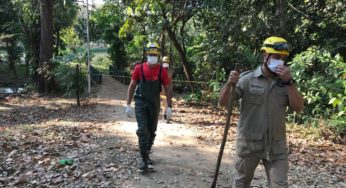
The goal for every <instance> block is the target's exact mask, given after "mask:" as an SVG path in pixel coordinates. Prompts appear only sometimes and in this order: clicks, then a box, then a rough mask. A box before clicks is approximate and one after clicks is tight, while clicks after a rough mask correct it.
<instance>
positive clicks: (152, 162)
mask: <svg viewBox="0 0 346 188" xmlns="http://www.w3.org/2000/svg"><path fill="white" fill-rule="evenodd" d="M152 146H153V145H151V146H149V148H148V164H150V165H153V164H154V161H153V160H151V159H150V153H151V147H152Z"/></svg>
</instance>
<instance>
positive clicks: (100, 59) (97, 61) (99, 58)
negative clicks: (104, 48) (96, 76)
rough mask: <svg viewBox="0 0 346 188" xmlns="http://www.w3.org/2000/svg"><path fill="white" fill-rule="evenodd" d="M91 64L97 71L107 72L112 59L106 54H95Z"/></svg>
mask: <svg viewBox="0 0 346 188" xmlns="http://www.w3.org/2000/svg"><path fill="white" fill-rule="evenodd" d="M92 65H93V67H94V68H96V69H97V70H98V71H100V72H102V73H104V74H109V66H110V65H112V61H111V60H110V59H109V57H108V56H107V55H106V54H95V56H94V58H93V60H92Z"/></svg>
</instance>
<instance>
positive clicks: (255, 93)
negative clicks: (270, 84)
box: [249, 87, 264, 104]
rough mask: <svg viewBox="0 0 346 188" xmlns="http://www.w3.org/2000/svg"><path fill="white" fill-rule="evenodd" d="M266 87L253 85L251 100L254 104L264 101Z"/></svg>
mask: <svg viewBox="0 0 346 188" xmlns="http://www.w3.org/2000/svg"><path fill="white" fill-rule="evenodd" d="M263 94H264V88H261V87H251V88H250V96H249V102H250V103H252V104H262V103H263Z"/></svg>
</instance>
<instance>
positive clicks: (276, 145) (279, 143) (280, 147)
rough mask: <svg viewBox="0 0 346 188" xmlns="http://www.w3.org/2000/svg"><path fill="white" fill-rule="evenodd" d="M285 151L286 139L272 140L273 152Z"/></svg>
mask: <svg viewBox="0 0 346 188" xmlns="http://www.w3.org/2000/svg"><path fill="white" fill-rule="evenodd" d="M286 153H287V144H286V139H281V140H273V154H274V155H279V154H286Z"/></svg>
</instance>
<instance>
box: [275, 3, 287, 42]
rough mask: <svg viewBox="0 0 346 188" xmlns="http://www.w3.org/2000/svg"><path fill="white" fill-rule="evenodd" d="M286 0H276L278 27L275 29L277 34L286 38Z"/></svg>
mask: <svg viewBox="0 0 346 188" xmlns="http://www.w3.org/2000/svg"><path fill="white" fill-rule="evenodd" d="M285 10H287V1H286V0H277V1H276V17H277V18H278V20H277V22H278V28H276V31H277V32H278V35H279V36H281V37H283V38H287V16H286V15H287V14H286V11H285Z"/></svg>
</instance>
